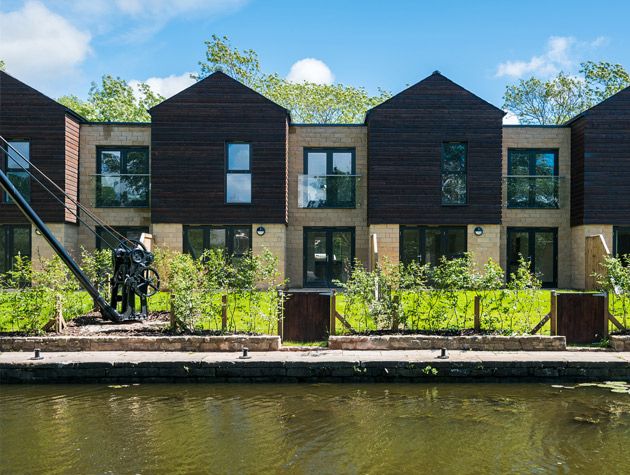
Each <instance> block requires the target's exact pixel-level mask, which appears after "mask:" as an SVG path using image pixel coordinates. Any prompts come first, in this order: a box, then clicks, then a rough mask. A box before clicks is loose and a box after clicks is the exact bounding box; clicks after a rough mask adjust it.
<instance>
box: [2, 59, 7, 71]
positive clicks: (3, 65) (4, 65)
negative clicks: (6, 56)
mask: <svg viewBox="0 0 630 475" xmlns="http://www.w3.org/2000/svg"><path fill="white" fill-rule="evenodd" d="M6 66H7V65H6V63H5V62H4V60H3V59H0V71H4V68H6Z"/></svg>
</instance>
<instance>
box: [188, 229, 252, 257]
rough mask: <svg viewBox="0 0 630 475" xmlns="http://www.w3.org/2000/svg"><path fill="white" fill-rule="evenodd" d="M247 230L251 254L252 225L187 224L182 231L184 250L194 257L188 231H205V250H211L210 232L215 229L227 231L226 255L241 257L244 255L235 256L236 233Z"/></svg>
mask: <svg viewBox="0 0 630 475" xmlns="http://www.w3.org/2000/svg"><path fill="white" fill-rule="evenodd" d="M244 228H245V229H247V230H248V231H249V252H251V251H252V249H253V243H252V240H253V233H252V225H251V224H226V225H218V224H199V225H197V224H185V225H184V226H183V229H182V250H183V252H184V253H186V254H190V255H191V256H192V255H193V254H192V252H191V246H190V243H189V239H188V234H187V232H188V230H190V229H201V230H202V231H203V249H204V251H205V250H207V249H211V247H210V231H211V230H213V229H222V230H225V244H226V246H225V253H226V255H228V256H234V257H237V258H238V257H241V256H243V254H238V255H234V232H235V231H236V230H237V229H244Z"/></svg>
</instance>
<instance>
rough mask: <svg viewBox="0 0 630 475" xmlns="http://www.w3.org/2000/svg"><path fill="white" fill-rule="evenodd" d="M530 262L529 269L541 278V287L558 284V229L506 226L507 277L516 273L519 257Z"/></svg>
mask: <svg viewBox="0 0 630 475" xmlns="http://www.w3.org/2000/svg"><path fill="white" fill-rule="evenodd" d="M521 256H523V257H524V258H526V259H529V261H530V262H531V270H532V271H533V272H534V273H535V274H536V276H537V277H538V278H539V279H540V280H542V284H543V287H557V286H558V279H557V274H558V229H557V228H508V230H507V277H508V280H509V278H510V275H511V274H514V273H516V270H517V269H518V263H519V258H520V257H521Z"/></svg>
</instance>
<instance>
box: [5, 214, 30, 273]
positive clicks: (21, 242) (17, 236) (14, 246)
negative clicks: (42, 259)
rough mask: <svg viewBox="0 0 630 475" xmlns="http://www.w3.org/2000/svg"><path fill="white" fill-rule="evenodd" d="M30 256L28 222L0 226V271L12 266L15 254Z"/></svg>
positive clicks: (9, 268)
mask: <svg viewBox="0 0 630 475" xmlns="http://www.w3.org/2000/svg"><path fill="white" fill-rule="evenodd" d="M18 254H20V255H21V256H25V257H28V258H30V257H31V227H30V226H29V225H28V224H25V225H22V224H20V225H17V224H4V225H1V226H0V272H1V273H4V272H7V271H9V270H11V269H12V268H13V263H14V262H15V256H17V255H18Z"/></svg>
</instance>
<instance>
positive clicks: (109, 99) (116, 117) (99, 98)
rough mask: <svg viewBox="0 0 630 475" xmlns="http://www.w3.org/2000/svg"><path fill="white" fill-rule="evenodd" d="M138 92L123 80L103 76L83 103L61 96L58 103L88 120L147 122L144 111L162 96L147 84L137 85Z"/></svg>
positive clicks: (73, 97) (156, 102)
mask: <svg viewBox="0 0 630 475" xmlns="http://www.w3.org/2000/svg"><path fill="white" fill-rule="evenodd" d="M138 89H139V93H138V94H136V92H135V91H134V89H133V88H132V87H131V86H130V85H129V83H128V82H127V81H125V80H124V79H122V78H120V77H114V76H111V75H109V74H106V75H104V76H103V77H102V79H101V84H100V85H99V84H96V83H95V82H93V83H92V86H91V87H90V92H89V94H88V98H87V100H86V101H83V100H81V99H79V98H78V97H77V96H73V95H71V96H63V97H60V98H59V99H58V102H59V103H61V104H63V105H65V106H66V107H69V108H70V109H72V110H74V111H75V112H77V113H78V114H80V115H82V116H84V117H85V118H86V119H88V120H97V121H112V122H116V121H122V122H127V121H128V122H148V121H150V120H151V116H150V115H149V113H148V112H147V110H148V109H150V108H151V107H153V106H155V105H156V104H159V103H160V102H162V101H163V100H164V97H162V96H161V95H159V94H157V93H155V92H153V91H152V90H151V88H150V87H149V85H148V84H146V83H140V84H139V86H138Z"/></svg>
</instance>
